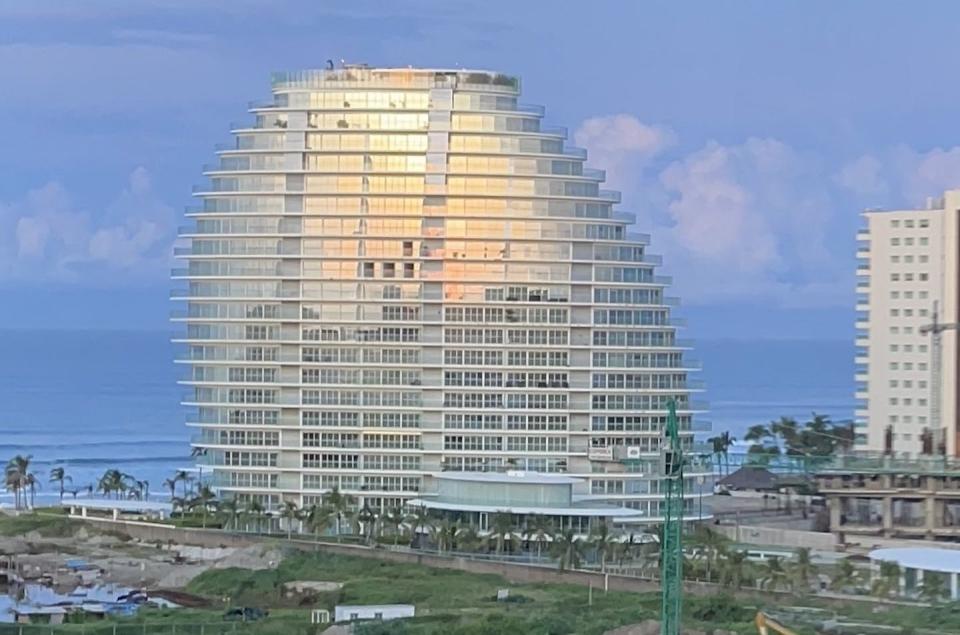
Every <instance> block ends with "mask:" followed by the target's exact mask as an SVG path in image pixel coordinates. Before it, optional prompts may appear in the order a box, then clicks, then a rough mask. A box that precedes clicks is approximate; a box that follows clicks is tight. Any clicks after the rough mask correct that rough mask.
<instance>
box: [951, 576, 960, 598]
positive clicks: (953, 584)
mask: <svg viewBox="0 0 960 635" xmlns="http://www.w3.org/2000/svg"><path fill="white" fill-rule="evenodd" d="M958 591H960V589H957V574H956V573H951V574H950V599H951V600H953V601H954V602H956V601H957V599H960V598H958V597H957V595H958Z"/></svg>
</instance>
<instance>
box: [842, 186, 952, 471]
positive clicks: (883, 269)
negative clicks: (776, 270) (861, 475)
mask: <svg viewBox="0 0 960 635" xmlns="http://www.w3.org/2000/svg"><path fill="white" fill-rule="evenodd" d="M958 215H960V190H952V191H947V192H946V193H945V194H944V196H943V198H941V199H931V200H930V201H928V205H927V207H926V208H925V209H913V210H897V211H874V210H868V211H866V212H864V214H863V216H864V218H865V219H866V228H865V229H864V230H862V231H861V232H860V233H859V234H858V235H857V240H858V248H857V250H858V251H857V256H858V258H859V264H858V268H857V274H858V281H857V341H856V345H857V352H856V355H857V358H856V363H857V370H856V372H857V375H856V380H857V393H856V397H857V399H858V401H859V405H858V410H857V413H856V415H857V431H858V439H857V448H858V449H862V450H868V451H871V452H884V451H892V452H895V453H909V454H913V455H917V454H921V453H924V452H926V453H946V454H948V455H950V456H957V455H958V448H960V445H958V434H960V420H958V409H957V395H958V391H957V379H958V374H957V371H958V363H960V358H958V356H957V330H956V328H957V324H958V323H960V306H958V295H957V291H958V282H960V275H958V272H960V258H958V256H960V250H958ZM935 323H936V324H937V327H936V328H934V326H933V325H934V324H935Z"/></svg>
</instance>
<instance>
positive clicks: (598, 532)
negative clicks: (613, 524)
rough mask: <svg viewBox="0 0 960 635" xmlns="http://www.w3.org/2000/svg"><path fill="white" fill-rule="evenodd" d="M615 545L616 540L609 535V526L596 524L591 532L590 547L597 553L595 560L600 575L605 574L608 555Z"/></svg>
mask: <svg viewBox="0 0 960 635" xmlns="http://www.w3.org/2000/svg"><path fill="white" fill-rule="evenodd" d="M616 543H617V540H616V538H615V537H614V536H613V535H611V533H610V526H609V525H608V524H607V523H605V522H601V523H600V524H598V525H597V526H596V527H595V528H594V530H593V532H591V535H590V546H591V547H593V549H594V550H595V551H596V552H597V559H599V560H600V572H601V573H606V571H607V559H608V558H609V557H610V554H612V553H613V551H614V545H615V544H616Z"/></svg>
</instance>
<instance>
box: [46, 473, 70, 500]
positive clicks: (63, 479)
mask: <svg viewBox="0 0 960 635" xmlns="http://www.w3.org/2000/svg"><path fill="white" fill-rule="evenodd" d="M72 481H73V479H72V478H71V477H69V476H67V473H66V471H64V469H63V468H62V467H55V468H53V469H51V470H50V482H51V483H57V484H58V486H59V490H60V502H61V503H62V502H63V493H64V492H65V491H66V490H65V489H64V485H65V484H66V483H68V482H72Z"/></svg>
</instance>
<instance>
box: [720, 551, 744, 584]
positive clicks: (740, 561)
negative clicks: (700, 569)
mask: <svg viewBox="0 0 960 635" xmlns="http://www.w3.org/2000/svg"><path fill="white" fill-rule="evenodd" d="M749 567H750V562H749V561H748V560H747V552H746V551H733V552H731V553H730V554H728V555H727V558H726V559H725V561H724V563H723V570H722V571H723V576H722V581H723V584H724V585H725V586H732V587H733V588H735V589H739V588H740V587H742V586H743V581H744V579H745V578H746V577H747V575H748V573H749V570H750V568H749Z"/></svg>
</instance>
